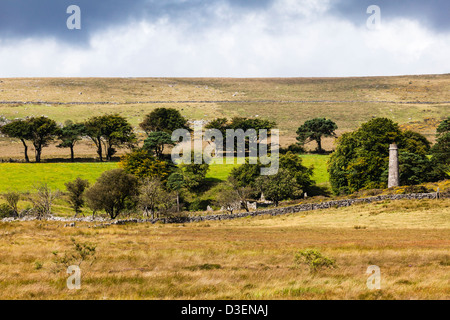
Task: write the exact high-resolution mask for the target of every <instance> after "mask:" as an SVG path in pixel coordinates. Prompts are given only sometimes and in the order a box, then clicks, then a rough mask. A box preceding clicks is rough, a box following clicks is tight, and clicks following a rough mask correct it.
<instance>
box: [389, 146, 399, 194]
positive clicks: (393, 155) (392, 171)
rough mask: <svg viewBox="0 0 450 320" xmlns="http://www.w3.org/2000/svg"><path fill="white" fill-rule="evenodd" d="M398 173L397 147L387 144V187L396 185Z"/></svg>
mask: <svg viewBox="0 0 450 320" xmlns="http://www.w3.org/2000/svg"><path fill="white" fill-rule="evenodd" d="M399 185H400V182H399V173H398V147H397V145H396V144H395V143H394V144H391V145H390V146H389V178H388V188H392V187H398V186H399Z"/></svg>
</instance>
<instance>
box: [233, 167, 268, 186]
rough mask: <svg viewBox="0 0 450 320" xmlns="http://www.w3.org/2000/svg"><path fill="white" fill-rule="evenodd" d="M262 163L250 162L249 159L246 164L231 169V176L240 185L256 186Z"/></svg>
mask: <svg viewBox="0 0 450 320" xmlns="http://www.w3.org/2000/svg"><path fill="white" fill-rule="evenodd" d="M261 167H262V165H261V163H260V162H259V161H258V163H257V164H250V163H249V161H248V160H247V161H246V163H245V164H243V165H240V166H239V167H234V168H233V169H232V170H231V173H230V178H231V179H233V180H234V181H235V182H234V183H235V184H236V186H238V187H245V186H248V187H251V188H252V187H254V186H255V181H256V179H257V178H258V177H259V176H260V174H261Z"/></svg>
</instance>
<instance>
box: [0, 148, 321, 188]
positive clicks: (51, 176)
mask: <svg viewBox="0 0 450 320" xmlns="http://www.w3.org/2000/svg"><path fill="white" fill-rule="evenodd" d="M301 158H302V159H303V164H304V165H305V166H307V167H309V166H311V165H313V166H314V175H313V179H314V180H315V181H316V182H317V183H318V184H327V182H328V173H327V170H326V166H327V161H328V156H326V155H301ZM235 166H237V165H236V164H235V165H233V164H223V165H219V164H211V165H210V167H209V171H208V173H207V175H206V178H207V179H210V180H213V181H226V180H227V178H228V176H229V174H230V172H231V170H232V169H233V168H234V167H235ZM117 167H118V163H117V162H103V163H100V162H86V163H84V162H83V163H70V162H64V163H0V194H2V193H5V192H8V191H19V192H27V191H32V189H33V187H34V186H35V185H36V184H37V183H41V182H42V183H47V184H48V185H49V186H50V187H51V188H52V189H59V190H65V186H64V184H65V183H66V182H68V181H72V180H74V179H76V178H77V177H80V178H82V179H86V180H88V181H89V182H90V183H94V182H95V180H96V179H97V178H98V177H100V175H101V174H102V173H103V172H104V171H107V170H111V169H115V168H117Z"/></svg>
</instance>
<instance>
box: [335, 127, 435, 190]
mask: <svg viewBox="0 0 450 320" xmlns="http://www.w3.org/2000/svg"><path fill="white" fill-rule="evenodd" d="M392 143H397V144H398V147H399V150H400V151H401V152H405V153H409V154H413V155H417V156H411V155H406V154H405V156H404V157H403V160H404V161H407V162H405V163H404V166H403V167H402V165H401V162H400V167H401V168H403V169H402V170H404V171H403V172H404V174H403V175H402V179H403V182H402V183H404V184H412V183H414V181H417V179H416V178H413V176H415V177H417V175H416V174H417V172H416V174H414V175H411V172H410V173H406V172H407V171H408V170H407V169H406V168H407V166H408V165H407V163H410V165H411V166H415V164H416V165H419V162H422V164H424V163H425V162H427V161H428V159H425V158H426V153H427V151H428V150H429V142H428V141H427V140H426V138H425V137H423V136H422V135H420V134H418V133H415V132H414V133H413V132H411V131H405V132H402V131H401V130H400V128H399V126H398V124H397V123H394V122H393V121H392V120H390V119H386V118H375V119H372V120H370V121H368V122H366V123H364V124H362V125H361V127H360V128H359V129H357V130H356V131H354V132H349V133H345V134H343V135H342V136H341V137H340V138H339V139H338V144H337V147H336V150H335V152H334V153H333V154H332V155H331V157H330V160H329V163H328V172H329V173H330V183H331V186H332V189H333V192H334V193H336V194H348V193H352V192H355V191H358V190H360V189H381V188H385V187H386V186H387V177H388V175H387V172H388V171H387V169H388V164H389V145H390V144H392ZM418 156H420V157H418ZM400 161H402V159H400ZM422 164H421V165H420V166H421V167H422V168H424V167H423V166H422ZM400 174H402V173H400ZM423 174H425V175H427V177H426V178H424V177H423V176H422V178H420V179H423V180H426V181H432V180H434V179H435V175H434V174H433V175H431V174H427V173H426V172H424V173H423ZM408 177H410V179H411V181H409V180H408V179H409V178H408ZM408 181H409V182H408Z"/></svg>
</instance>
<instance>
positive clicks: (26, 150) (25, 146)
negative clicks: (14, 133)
mask: <svg viewBox="0 0 450 320" xmlns="http://www.w3.org/2000/svg"><path fill="white" fill-rule="evenodd" d="M20 140H21V141H22V143H23V146H24V148H25V161H26V162H27V163H28V162H30V158H28V146H27V144H26V143H25V140H24V139H20Z"/></svg>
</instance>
